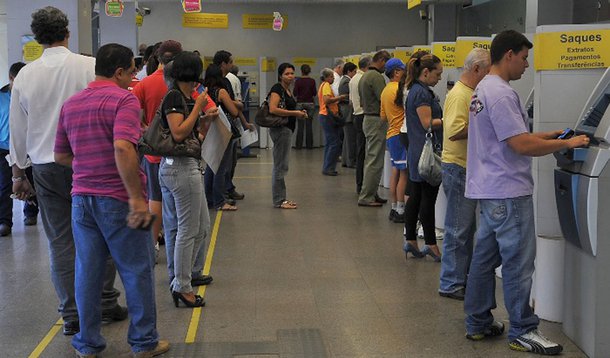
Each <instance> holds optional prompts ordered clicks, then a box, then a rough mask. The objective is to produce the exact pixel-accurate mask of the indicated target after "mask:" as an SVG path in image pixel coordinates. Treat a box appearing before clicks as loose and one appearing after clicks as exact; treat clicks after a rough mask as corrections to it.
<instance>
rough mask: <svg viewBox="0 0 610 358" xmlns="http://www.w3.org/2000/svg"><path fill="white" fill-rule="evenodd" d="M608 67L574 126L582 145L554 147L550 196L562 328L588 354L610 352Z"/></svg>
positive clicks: (609, 353)
mask: <svg viewBox="0 0 610 358" xmlns="http://www.w3.org/2000/svg"><path fill="white" fill-rule="evenodd" d="M609 105H610V69H608V70H606V72H605V73H604V75H603V77H602V79H601V80H600V81H599V83H598V84H597V86H596V87H595V89H594V90H593V93H592V94H591V96H590V97H589V99H588V101H587V104H586V105H585V107H584V109H583V111H582V114H581V115H580V117H579V118H578V120H577V122H576V125H575V127H574V131H575V134H586V135H587V136H589V138H590V139H591V145H590V146H589V147H588V148H577V149H574V150H566V151H563V152H558V153H555V157H556V158H557V166H558V168H557V169H555V198H556V201H557V210H558V214H559V221H560V224H561V231H562V233H563V236H564V237H565V239H566V241H567V242H568V243H569V244H568V245H566V250H565V281H564V282H565V297H564V298H565V299H564V305H565V306H564V317H563V331H564V332H565V333H566V335H567V336H568V337H570V338H571V339H572V340H573V341H574V342H575V343H576V344H577V345H578V346H579V347H580V348H581V349H583V350H584V351H585V352H586V353H587V355H589V356H590V357H610V329H609V328H608V322H610V304H609V302H610V165H609V164H608V161H609V160H610V146H609V142H610V108H608V107H609Z"/></svg>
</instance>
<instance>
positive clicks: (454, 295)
mask: <svg viewBox="0 0 610 358" xmlns="http://www.w3.org/2000/svg"><path fill="white" fill-rule="evenodd" d="M438 294H439V295H440V296H441V297H447V298H453V299H454V300H459V301H464V297H465V296H466V290H465V289H464V288H460V289H459V290H457V291H454V292H440V291H439V293H438Z"/></svg>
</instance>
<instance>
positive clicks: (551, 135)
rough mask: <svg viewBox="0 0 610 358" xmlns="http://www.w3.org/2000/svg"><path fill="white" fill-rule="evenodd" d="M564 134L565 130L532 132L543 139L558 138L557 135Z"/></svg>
mask: <svg viewBox="0 0 610 358" xmlns="http://www.w3.org/2000/svg"><path fill="white" fill-rule="evenodd" d="M562 134H563V130H557V131H550V132H536V133H532V135H535V136H536V137H538V138H541V139H557V137H559V136H560V135H562Z"/></svg>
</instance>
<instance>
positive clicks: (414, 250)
mask: <svg viewBox="0 0 610 358" xmlns="http://www.w3.org/2000/svg"><path fill="white" fill-rule="evenodd" d="M402 249H403V250H404V251H405V259H407V258H408V257H409V256H408V253H409V252H410V253H411V255H413V257H415V258H416V259H421V258H422V257H424V256H426V255H424V253H422V252H421V251H419V249H418V248H417V247H415V246H413V245H411V244H410V243H408V242H405V244H404V245H403V246H402Z"/></svg>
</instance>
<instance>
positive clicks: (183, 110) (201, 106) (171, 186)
mask: <svg viewBox="0 0 610 358" xmlns="http://www.w3.org/2000/svg"><path fill="white" fill-rule="evenodd" d="M202 67H203V66H202V64H201V60H200V59H199V57H198V56H197V55H195V54H193V53H192V52H186V51H185V52H182V53H180V54H178V55H177V56H176V58H175V59H174V62H173V65H172V69H171V77H172V78H173V80H174V84H173V86H172V89H170V90H169V91H168V93H167V95H166V96H165V98H164V99H163V102H162V103H161V107H160V109H161V120H162V123H163V125H164V126H167V127H169V131H170V133H171V137H172V138H173V140H174V142H175V143H176V148H178V147H183V146H187V147H193V146H198V148H199V155H198V157H197V155H196V154H192V153H197V150H196V149H197V148H194V149H195V150H190V151H189V153H191V154H188V155H186V154H184V152H183V151H179V149H177V150H176V151H175V154H174V153H171V152H170V153H169V154H165V155H163V157H162V159H161V165H160V167H159V184H160V186H161V193H162V196H163V227H164V229H165V238H166V249H167V252H168V255H167V256H168V263H167V265H168V270H169V275H170V279H171V282H170V290H171V291H172V297H173V299H174V304H175V305H176V307H178V302H179V301H182V302H183V303H184V304H185V305H186V306H187V307H201V306H204V305H205V302H204V300H203V298H202V297H201V296H198V295H195V293H194V292H193V287H192V282H191V279H192V269H193V267H194V265H195V262H194V261H195V258H196V253H197V250H199V248H200V247H201V246H202V245H204V241H205V238H206V237H208V236H209V233H210V215H209V213H208V208H207V205H206V199H205V192H204V190H203V176H202V173H201V162H200V155H201V141H202V138H203V137H204V136H205V133H207V128H208V127H209V121H210V119H211V118H212V117H215V116H217V111H218V110H217V109H216V108H215V105H214V108H213V109H208V110H206V107H208V108H209V107H210V105H213V103H212V101H210V100H209V97H208V96H207V94H205V92H204V93H203V94H201V95H199V96H198V97H197V99H196V100H194V99H193V98H192V97H191V95H192V93H193V90H194V89H195V87H196V86H197V84H198V81H199V78H200V76H201V72H202V70H203V68H202ZM203 110H206V111H205V115H204V116H201V113H202V111H203ZM191 149H193V148H191ZM171 257H173V260H171ZM170 261H171V262H170ZM172 276H173V277H172Z"/></svg>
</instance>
